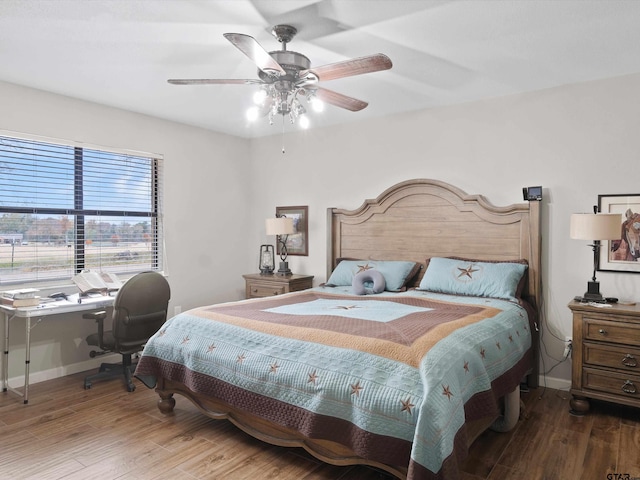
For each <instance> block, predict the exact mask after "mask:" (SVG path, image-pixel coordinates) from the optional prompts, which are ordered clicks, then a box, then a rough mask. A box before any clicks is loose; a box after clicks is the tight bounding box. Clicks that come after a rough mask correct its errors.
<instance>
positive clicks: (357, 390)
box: [349, 381, 364, 397]
mask: <svg viewBox="0 0 640 480" xmlns="http://www.w3.org/2000/svg"><path fill="white" fill-rule="evenodd" d="M349 386H350V387H351V395H355V396H356V397H359V396H360V390H362V389H363V388H364V387H362V386H361V385H360V382H359V381H358V383H356V384H355V385H349Z"/></svg>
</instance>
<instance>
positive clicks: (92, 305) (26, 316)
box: [0, 294, 115, 404]
mask: <svg viewBox="0 0 640 480" xmlns="http://www.w3.org/2000/svg"><path fill="white" fill-rule="evenodd" d="M78 298H79V296H78V295H77V294H76V295H69V297H68V299H67V300H56V301H50V302H46V303H41V304H40V305H38V306H34V307H10V306H7V305H0V312H1V313H2V319H3V321H4V349H3V351H4V362H3V363H2V391H3V392H6V391H7V390H10V391H12V392H13V393H16V394H18V395H20V396H22V397H23V400H24V403H25V404H26V403H28V402H29V362H30V361H31V330H32V329H33V328H34V327H36V326H37V325H38V324H39V323H40V322H41V321H42V320H44V319H45V318H46V317H51V316H53V315H62V314H65V313H78V312H84V311H89V310H101V309H103V308H107V307H110V306H112V305H113V301H114V299H115V297H108V296H104V295H98V296H90V297H82V303H78ZM14 319H21V320H24V323H25V332H26V333H25V354H24V393H20V392H19V391H17V390H16V389H14V388H11V387H10V386H9V325H10V323H11V321H12V320H14Z"/></svg>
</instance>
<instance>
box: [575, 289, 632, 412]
mask: <svg viewBox="0 0 640 480" xmlns="http://www.w3.org/2000/svg"><path fill="white" fill-rule="evenodd" d="M569 308H570V309H571V311H572V312H573V339H572V343H573V349H572V354H571V355H572V364H571V370H572V371H571V394H572V395H573V398H572V399H571V401H570V405H571V413H573V414H575V415H584V414H585V413H586V412H588V411H589V400H588V399H589V398H592V399H597V400H606V401H608V402H615V403H621V404H624V405H630V406H633V407H640V366H639V362H640V306H639V305H637V304H636V305H618V304H611V306H610V307H594V306H591V305H588V304H583V303H579V302H575V301H574V302H571V303H569Z"/></svg>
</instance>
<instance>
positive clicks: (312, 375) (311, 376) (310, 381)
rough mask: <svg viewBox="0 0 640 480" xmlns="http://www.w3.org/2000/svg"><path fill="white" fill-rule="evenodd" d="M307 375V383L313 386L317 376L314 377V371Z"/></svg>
mask: <svg viewBox="0 0 640 480" xmlns="http://www.w3.org/2000/svg"><path fill="white" fill-rule="evenodd" d="M307 375H309V380H307V383H313V384H314V385H315V384H316V381H317V380H318V375H316V371H315V370H314V371H313V372H311V373H308V374H307Z"/></svg>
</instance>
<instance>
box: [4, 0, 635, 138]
mask: <svg viewBox="0 0 640 480" xmlns="http://www.w3.org/2000/svg"><path fill="white" fill-rule="evenodd" d="M283 23H284V24H290V25H293V26H295V27H296V28H297V29H298V31H299V33H298V35H297V36H296V37H295V38H294V39H293V41H292V42H291V43H290V44H289V45H288V50H294V51H297V52H300V53H303V54H305V55H306V56H307V57H309V58H310V59H311V62H312V65H315V66H319V65H324V64H327V63H333V62H337V61H342V60H346V59H349V58H353V57H360V56H364V55H369V54H374V53H384V54H386V55H387V56H389V57H390V58H391V60H392V62H393V68H392V69H391V70H387V71H383V72H376V73H370V74H366V75H361V76H355V77H350V78H344V79H340V80H333V81H330V82H324V83H321V85H322V86H323V87H326V88H329V89H331V90H334V91H337V92H340V93H343V94H345V95H349V96H352V97H356V98H358V99H361V100H365V101H367V102H369V106H368V107H367V108H366V109H364V110H362V111H360V112H355V113H354V112H349V111H345V110H342V109H339V108H337V107H333V106H328V107H327V108H326V109H325V111H324V113H322V114H314V115H313V116H312V126H316V127H317V126H326V125H335V124H340V123H346V122H351V121H358V120H362V119H366V118H372V117H380V116H384V115H389V114H394V113H399V112H405V111H410V110H419V109H424V108H429V107H435V106H442V105H451V104H457V103H462V102H468V101H474V100H479V99H484V98H489V97H496V96H502V95H510V94H514V93H518V92H526V91H531V90H538V89H544V88H549V87H554V86H558V85H564V84H571V83H576V82H583V81H589V80H595V79H601V78H607V77H614V76H619V75H625V74H630V73H637V72H640V1H637V0H555V1H554V0H430V1H427V0H424V1H420V0H406V1H405V0H296V1H294V0H282V1H278V0H225V1H223V0H0V80H3V81H6V82H10V83H15V84H19V85H25V86H28V87H33V88H37V89H42V90H46V91H50V92H54V93H58V94H62V95H67V96H70V97H76V98H79V99H83V100H88V101H93V102H97V103H101V104H104V105H109V106H113V107H117V108H122V109H126V110H131V111H134V112H139V113H143V114H147V115H151V116H155V117H160V118H164V119H169V120H174V121H177V122H182V123H185V124H189V125H195V126H199V127H202V128H206V129H211V130H215V131H219V132H224V133H228V134H232V135H237V136H241V137H247V138H251V137H259V136H264V135H273V134H280V133H281V132H282V126H281V124H277V125H274V126H270V125H269V124H268V121H267V120H266V119H261V120H260V121H258V123H257V124H249V123H248V122H247V121H246V120H245V116H244V112H245V110H246V108H248V107H249V106H250V104H251V95H252V93H253V90H255V89H256V87H255V86H249V85H206V86H202V85H201V86H175V85H170V84H168V83H167V82H166V80H167V79H168V78H257V75H256V67H255V66H254V64H253V63H252V62H251V61H250V60H249V59H248V58H247V57H245V56H244V55H243V54H242V53H241V52H240V51H239V50H238V49H236V48H235V47H234V46H233V45H232V44H231V43H229V42H228V41H227V40H226V39H225V38H224V37H223V33H226V32H234V33H245V34H248V35H251V36H253V37H255V38H256V40H257V41H258V42H259V43H260V44H261V45H262V46H263V47H264V48H265V49H266V50H278V49H280V48H281V46H280V44H279V43H278V42H277V41H276V40H275V39H274V38H273V37H272V36H271V34H270V30H271V27H272V26H273V25H276V24H283ZM0 111H2V110H1V106H0ZM5 114H6V112H5ZM297 128H299V127H298V126H292V125H290V124H288V123H287V124H286V125H285V129H286V131H293V130H295V129H297Z"/></svg>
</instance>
